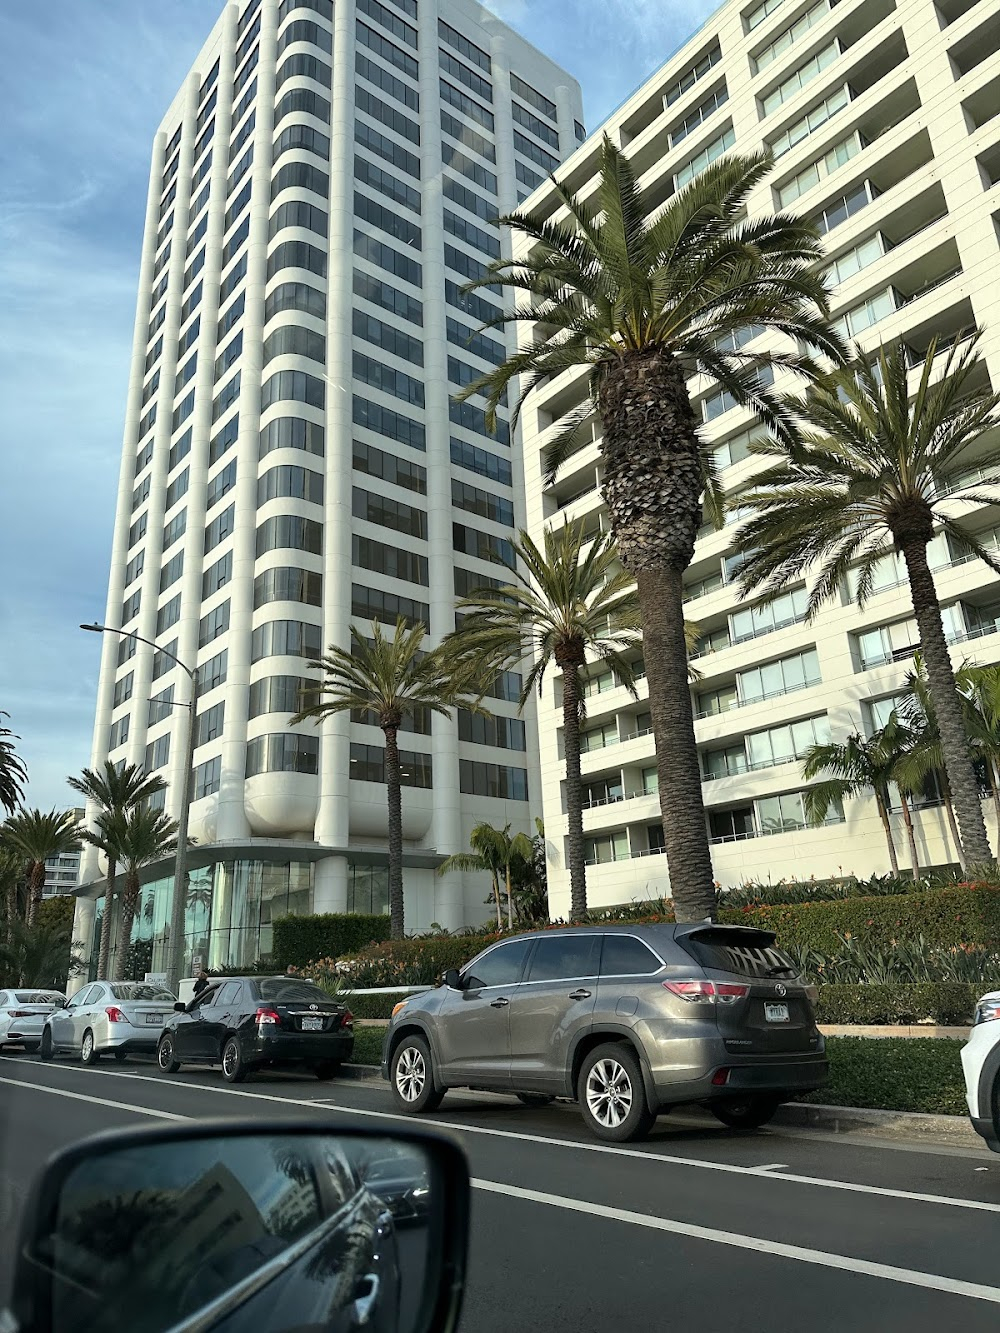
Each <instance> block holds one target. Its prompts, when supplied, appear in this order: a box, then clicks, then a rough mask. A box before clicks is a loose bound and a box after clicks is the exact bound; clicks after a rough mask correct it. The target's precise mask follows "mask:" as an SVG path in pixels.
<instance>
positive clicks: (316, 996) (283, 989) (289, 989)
mask: <svg viewBox="0 0 1000 1333" xmlns="http://www.w3.org/2000/svg"><path fill="white" fill-rule="evenodd" d="M258 985H259V986H260V998H261V999H262V1000H270V1001H271V1002H272V1003H273V1004H328V1003H329V1001H330V996H329V995H327V993H326V991H325V990H321V989H320V987H319V986H314V985H313V983H312V982H311V981H297V980H296V979H295V978H294V977H287V978H286V977H268V978H267V979H266V980H264V981H261V982H259V983H258Z"/></svg>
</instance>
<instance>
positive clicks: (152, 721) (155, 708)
mask: <svg viewBox="0 0 1000 1333" xmlns="http://www.w3.org/2000/svg"><path fill="white" fill-rule="evenodd" d="M173 702H174V687H173V686H172V685H169V686H168V687H167V688H166V689H165V690H163V691H161V693H160V694H155V695H154V696H153V697H152V699H150V701H149V706H148V708H147V711H146V725H147V726H148V727H153V726H155V725H156V724H157V722H166V720H167V718H168V717H169V716H170V712H171V708H172V706H173Z"/></svg>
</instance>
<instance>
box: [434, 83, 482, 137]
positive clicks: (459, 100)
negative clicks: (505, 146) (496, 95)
mask: <svg viewBox="0 0 1000 1333" xmlns="http://www.w3.org/2000/svg"><path fill="white" fill-rule="evenodd" d="M439 90H440V93H441V100H442V101H444V102H447V103H448V105H449V106H453V107H454V108H455V110H456V111H461V113H462V115H463V116H468V117H469V119H470V120H474V121H475V122H476V124H477V125H482V127H483V129H484V130H489V132H490V134H492V133H493V129H494V121H493V112H492V111H487V109H486V107H484V106H482V105H481V103H479V102H477V101H476V99H475V98H474V97H469V96H467V94H465V93H463V92H461V91H460V90H459V89H458V88H456V87H455V86H454V84H451V83H449V82H448V80H447V79H441V80H439ZM491 100H492V99H491Z"/></svg>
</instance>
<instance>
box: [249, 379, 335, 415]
mask: <svg viewBox="0 0 1000 1333" xmlns="http://www.w3.org/2000/svg"><path fill="white" fill-rule="evenodd" d="M286 402H293V403H305V404H306V405H307V406H309V407H325V406H326V393H325V390H324V385H323V381H322V380H321V379H317V378H316V376H315V375H307V374H306V373H305V371H303V370H278V371H276V372H275V373H274V374H273V375H272V376H271V377H270V379H269V380H267V381H266V382H265V384H264V387H263V388H262V389H261V393H260V410H261V411H262V412H266V411H267V409H268V408H269V407H273V406H274V404H275V403H286Z"/></svg>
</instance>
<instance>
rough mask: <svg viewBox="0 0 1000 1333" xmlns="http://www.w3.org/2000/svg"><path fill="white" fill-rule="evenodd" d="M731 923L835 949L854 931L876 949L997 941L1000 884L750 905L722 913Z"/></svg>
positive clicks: (793, 942) (797, 944)
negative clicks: (840, 937)
mask: <svg viewBox="0 0 1000 1333" xmlns="http://www.w3.org/2000/svg"><path fill="white" fill-rule="evenodd" d="M719 919H720V920H721V921H725V922H726V923H728V924H731V925H739V926H757V927H759V928H760V929H762V930H773V931H774V932H775V933H776V934H777V936H778V944H779V945H785V946H788V947H791V948H801V949H816V950H818V951H819V952H820V953H826V954H836V953H837V950H838V948H839V946H840V941H839V940H838V939H837V936H838V935H851V936H854V937H856V938H858V939H860V940H862V941H864V943H865V944H868V945H871V946H872V947H873V948H883V949H884V948H891V947H892V945H893V944H894V943H895V942H896V941H897V940H907V941H916V940H918V939H919V938H921V937H922V938H923V940H924V941H925V943H927V944H928V945H932V946H933V945H938V946H944V947H950V946H951V945H954V944H980V945H993V946H995V945H996V943H997V941H998V940H1000V888H995V887H988V886H986V885H982V886H980V885H960V886H958V887H956V888H954V889H932V890H930V891H929V892H926V893H908V894H905V895H900V896H893V897H879V898H844V899H842V900H841V901H839V902H822V903H800V904H796V905H789V906H779V907H751V906H747V907H744V908H742V909H741V910H739V911H735V912H721V913H720V915H719Z"/></svg>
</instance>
